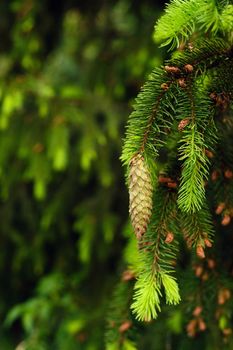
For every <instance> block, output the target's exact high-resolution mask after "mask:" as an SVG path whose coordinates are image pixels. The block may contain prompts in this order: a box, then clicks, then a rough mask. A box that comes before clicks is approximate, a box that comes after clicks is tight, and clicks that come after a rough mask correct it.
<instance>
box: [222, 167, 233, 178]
mask: <svg viewBox="0 0 233 350" xmlns="http://www.w3.org/2000/svg"><path fill="white" fill-rule="evenodd" d="M224 176H225V178H226V179H232V177H233V172H232V171H231V170H230V169H227V170H225V171H224Z"/></svg>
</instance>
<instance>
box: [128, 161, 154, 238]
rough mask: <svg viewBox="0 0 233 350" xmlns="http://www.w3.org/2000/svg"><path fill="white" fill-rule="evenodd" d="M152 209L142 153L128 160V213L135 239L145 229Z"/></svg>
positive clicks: (150, 186)
mask: <svg viewBox="0 0 233 350" xmlns="http://www.w3.org/2000/svg"><path fill="white" fill-rule="evenodd" d="M151 211H152V184H151V176H150V173H149V170H148V168H147V165H146V163H145V161H144V158H143V156H142V155H140V154H138V155H136V156H135V157H133V158H132V160H131V162H130V173H129V213H130V217H131V222H132V225H133V228H134V232H135V234H136V237H137V239H141V237H142V236H143V234H144V233H145V232H146V230H147V226H148V223H149V220H150V217H151Z"/></svg>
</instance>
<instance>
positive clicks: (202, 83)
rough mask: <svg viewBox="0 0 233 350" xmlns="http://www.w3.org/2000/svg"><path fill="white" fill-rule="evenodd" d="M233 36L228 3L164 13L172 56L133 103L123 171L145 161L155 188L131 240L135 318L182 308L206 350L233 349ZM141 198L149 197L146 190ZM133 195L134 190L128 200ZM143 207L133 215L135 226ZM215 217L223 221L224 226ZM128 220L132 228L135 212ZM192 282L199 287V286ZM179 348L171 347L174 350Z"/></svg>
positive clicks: (161, 27) (170, 8)
mask: <svg viewBox="0 0 233 350" xmlns="http://www.w3.org/2000/svg"><path fill="white" fill-rule="evenodd" d="M232 35H233V5H232V4H231V3H230V2H228V1H227V0H226V1H215V0H198V1H194V0H173V1H171V3H170V4H168V5H167V8H166V10H165V14H164V15H163V16H162V17H161V19H159V20H158V22H157V24H156V26H155V33H154V38H155V40H156V42H159V43H162V46H166V45H170V48H169V49H170V50H173V51H172V53H171V54H170V56H171V57H170V59H168V60H166V61H165V62H164V66H162V67H161V68H156V69H155V70H154V71H153V72H152V74H151V75H150V76H149V78H148V81H147V82H146V83H145V85H144V87H143V88H142V90H141V92H140V93H139V95H138V97H137V99H136V103H135V105H134V111H133V112H132V113H131V115H130V117H129V121H128V125H127V130H126V138H125V141H124V147H123V153H122V157H121V159H122V161H123V164H124V165H126V168H127V167H129V164H130V162H132V161H133V160H134V159H135V158H136V157H143V159H145V161H146V162H147V166H148V169H150V173H151V175H150V176H151V178H153V179H154V181H153V198H154V199H153V208H152V214H151V216H150V220H149V225H148V227H147V229H146V230H145V232H143V233H144V234H143V235H142V236H141V235H139V236H138V235H137V232H136V231H135V234H136V237H137V240H138V249H139V253H140V258H139V266H140V267H139V269H138V270H137V274H136V283H135V288H134V295H133V300H132V305H131V308H132V311H133V314H134V315H135V317H136V319H137V320H139V321H147V322H148V321H151V320H152V319H156V318H157V317H158V312H159V311H162V309H163V301H165V303H167V304H173V305H176V304H178V303H180V302H181V304H180V308H183V307H184V306H185V305H186V307H187V311H185V312H186V313H187V315H188V314H189V316H188V317H189V318H188V319H186V320H185V321H184V324H185V323H186V326H185V327H186V332H187V336H188V337H190V338H193V337H195V336H196V335H197V334H198V333H199V332H205V333H206V338H204V337H203V338H202V339H203V341H204V339H205V340H206V343H205V344H206V345H202V348H208V349H209V348H211V349H219V348H220V347H222V346H226V348H229V349H231V346H232V316H233V314H232V311H230V310H228V312H229V313H228V317H227V320H228V321H227V322H226V324H224V325H223V323H224V322H223V321H220V320H221V317H222V316H221V315H222V312H223V314H224V313H225V312H224V311H223V308H224V307H225V304H226V303H227V302H228V300H229V303H230V302H232V293H233V290H232V287H231V282H230V281H229V283H228V282H227V279H228V280H229V279H230V276H231V273H232V269H231V268H230V266H232V255H231V253H230V251H231V250H229V252H228V253H227V254H225V253H224V249H225V248H224V245H225V244H227V240H228V239H229V238H224V237H221V235H224V234H225V235H226V233H224V232H222V231H223V229H222V227H223V228H224V227H227V226H229V227H232V225H231V222H232V217H233V206H232V205H233V203H232V189H233V184H232V179H233V171H232V170H233V169H232V160H233V159H232V140H231V139H230V137H232V117H233V115H232V98H233V76H232V63H233V47H232ZM175 46H177V49H176V50H175ZM230 135H231V136H230ZM223 145H224V146H223ZM222 146H223V147H224V149H223V148H222ZM135 171H136V170H135ZM126 176H127V177H128V170H127V169H126ZM138 181H140V183H141V181H143V177H141V178H140V179H138ZM140 191H141V193H144V192H145V190H144V189H143V186H140ZM131 192H132V188H131V186H129V195H130V196H132V193H131ZM143 203H146V202H143ZM143 203H139V204H138V206H137V212H138V214H137V216H138V218H140V217H142V213H143V208H141V207H140V204H141V205H142V206H143ZM214 212H215V213H214ZM215 214H217V215H222V219H221V225H219V224H220V223H219V222H218V221H217V219H216V218H215V217H214V215H215ZM130 215H131V220H132V212H131V210H130ZM133 220H134V221H135V220H136V219H135V216H134V217H133ZM221 226H222V227H221ZM229 234H230V229H229ZM220 241H221V244H220ZM184 242H185V243H186V245H187V248H188V250H185V251H186V257H185V260H184V261H185V265H186V266H185V271H186V272H187V275H186V278H187V281H189V283H190V286H192V287H191V288H192V289H190V287H189V286H188V283H186V282H185V281H184V279H183V278H182V277H181V276H180V277H179V275H180V274H181V273H182V269H184V267H183V266H182V259H184V256H183V255H182V254H181V253H180V251H179V250H180V249H179V246H181V247H183V248H184ZM219 244H220V245H221V247H220V245H219ZM213 245H214V247H213ZM183 248H182V249H183ZM222 249H223V251H222V252H221V250H222ZM223 254H224V259H223ZM216 265H217V266H218V267H216ZM192 275H193V276H192ZM223 276H225V277H223ZM195 279H200V284H196V285H195V283H196V281H195ZM223 280H224V282H223ZM208 283H209V285H208ZM178 285H179V287H178ZM214 290H215V292H214ZM216 290H217V293H216ZM211 291H212V293H213V295H214V296H213V297H211V300H212V304H211V305H209V302H208V297H210V294H211ZM189 293H190V295H189ZM188 303H189V304H190V305H189V306H188V305H187V304H188ZM223 305H224V306H223ZM226 305H227V304H226ZM226 307H227V306H226ZM188 310H189V311H188ZM190 310H192V311H191V312H192V315H190ZM223 318H224V319H225V316H223ZM158 320H159V318H158ZM230 320H231V321H230ZM214 329H216V330H218V333H216V334H218V336H217V335H215V334H214V332H215V331H214ZM172 344H173V345H172ZM174 344H175V342H174V343H173V341H172V340H171V342H170V347H171V348H174ZM187 344H188V343H187ZM203 344H204V343H203ZM209 344H211V345H209ZM224 344H225V345H224ZM211 346H212V347H211ZM154 348H156V347H153V349H154ZM162 348H164V349H165V347H161V349H162ZM184 348H186V346H184ZM187 348H188V347H187ZM158 349H160V348H159V347H158ZM182 349H183V347H182Z"/></svg>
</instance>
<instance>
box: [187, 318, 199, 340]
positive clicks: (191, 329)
mask: <svg viewBox="0 0 233 350" xmlns="http://www.w3.org/2000/svg"><path fill="white" fill-rule="evenodd" d="M196 326H197V320H196V319H193V320H191V321H189V323H188V324H187V327H186V330H187V334H188V336H189V337H194V336H195V334H196Z"/></svg>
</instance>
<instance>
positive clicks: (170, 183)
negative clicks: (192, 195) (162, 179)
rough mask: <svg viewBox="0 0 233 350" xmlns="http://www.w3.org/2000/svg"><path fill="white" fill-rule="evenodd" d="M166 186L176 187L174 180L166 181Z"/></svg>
mask: <svg viewBox="0 0 233 350" xmlns="http://www.w3.org/2000/svg"><path fill="white" fill-rule="evenodd" d="M167 187H169V188H176V187H177V183H176V182H168V183H167Z"/></svg>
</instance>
